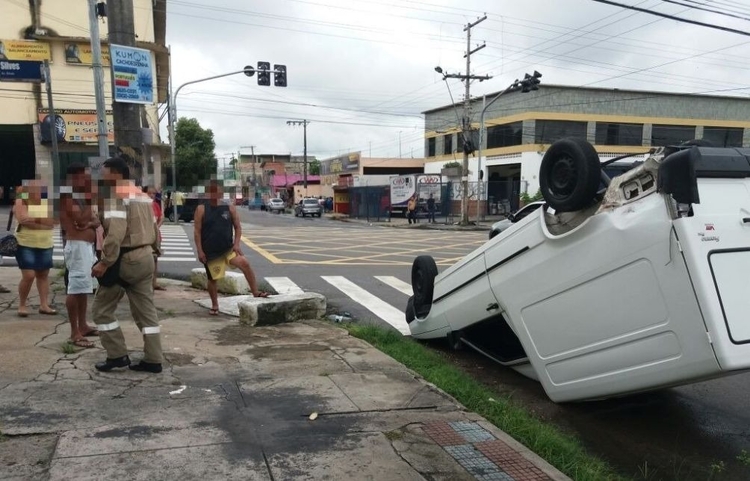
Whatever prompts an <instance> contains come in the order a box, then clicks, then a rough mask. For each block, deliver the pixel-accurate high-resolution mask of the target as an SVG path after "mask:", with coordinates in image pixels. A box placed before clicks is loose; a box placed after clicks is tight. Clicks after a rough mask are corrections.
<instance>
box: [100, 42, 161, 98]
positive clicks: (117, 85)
mask: <svg viewBox="0 0 750 481" xmlns="http://www.w3.org/2000/svg"><path fill="white" fill-rule="evenodd" d="M109 51H110V61H111V63H112V78H113V79H114V85H113V86H112V88H113V90H114V100H115V102H122V103H127V104H153V103H154V75H153V73H152V72H153V68H152V66H153V62H152V60H151V52H150V51H149V50H145V49H142V48H135V47H125V46H123V45H114V44H112V45H110V46H109Z"/></svg>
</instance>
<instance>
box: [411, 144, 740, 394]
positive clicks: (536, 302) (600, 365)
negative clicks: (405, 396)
mask: <svg viewBox="0 0 750 481" xmlns="http://www.w3.org/2000/svg"><path fill="white" fill-rule="evenodd" d="M691 144H692V145H691ZM602 167H603V165H602V163H600V160H599V157H598V155H597V153H596V150H595V149H594V147H593V146H591V145H590V144H589V143H588V142H586V141H585V140H582V139H563V140H560V141H558V142H555V143H554V144H553V145H552V146H550V148H549V150H548V151H547V152H546V153H545V155H544V158H543V159H542V164H541V169H540V175H539V182H540V186H541V191H542V195H543V197H544V199H545V205H543V206H541V207H539V208H537V209H536V210H535V211H534V212H532V213H531V214H529V215H527V216H526V217H525V218H524V219H522V220H520V221H518V222H516V223H514V224H513V225H512V226H510V227H508V228H507V229H505V230H504V231H503V232H501V233H500V234H498V235H497V236H495V237H494V238H493V239H491V240H489V241H488V242H486V243H485V244H484V245H483V246H481V247H480V248H478V249H477V250H475V251H474V252H472V253H470V254H469V255H467V256H466V257H465V258H463V259H462V260H461V261H459V262H458V263H457V264H455V265H453V266H451V267H450V268H448V269H447V270H445V271H444V272H442V273H440V274H439V275H438V271H437V267H436V264H435V261H434V260H433V259H432V258H431V257H429V256H419V257H417V258H416V259H415V260H414V263H413V266H412V288H413V292H414V295H413V296H412V297H411V298H410V299H409V301H408V304H407V307H406V313H405V314H406V320H407V322H408V323H409V328H410V330H411V334H412V336H413V337H415V338H418V339H434V338H447V339H448V340H449V342H450V343H451V344H452V345H453V346H455V347H457V346H460V345H465V346H468V347H471V348H473V349H476V350H477V351H479V352H481V353H482V354H484V355H486V356H488V357H490V358H492V359H494V360H495V361H497V362H499V363H501V364H503V365H506V366H510V367H511V368H513V369H515V370H517V371H518V372H520V373H522V374H524V375H526V376H528V377H530V378H532V379H536V380H538V381H539V382H540V383H541V384H542V387H543V388H544V390H545V392H546V393H547V395H548V396H549V397H550V399H552V400H553V401H555V402H563V401H580V400H592V399H600V398H607V397H613V396H623V395H628V394H632V393H638V392H642V391H647V390H653V389H661V388H665V387H670V386H676V385H681V384H688V383H693V382H698V381H704V380H707V379H711V378H716V377H721V376H727V375H731V374H736V373H740V372H743V371H744V372H746V371H747V370H748V369H750V322H748V314H747V313H748V312H749V311H750V296H748V285H749V284H748V281H747V273H748V272H750V149H738V148H711V147H703V146H698V145H695V143H694V142H691V143H689V144H688V145H682V146H677V147H667V148H657V149H654V150H652V153H651V155H650V156H649V157H648V158H647V159H646V160H645V161H644V162H643V163H642V164H640V165H639V166H637V167H635V168H633V169H631V170H629V171H627V172H626V173H624V174H622V175H619V176H618V177H615V178H613V179H609V178H605V177H603V176H602ZM602 179H604V183H605V184H606V188H604V189H601V188H600V182H601V181H602Z"/></svg>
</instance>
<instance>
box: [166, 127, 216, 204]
mask: <svg viewBox="0 0 750 481" xmlns="http://www.w3.org/2000/svg"><path fill="white" fill-rule="evenodd" d="M215 148H216V143H215V142H214V133H213V132H212V131H211V129H204V128H203V127H201V126H200V124H199V123H198V120H197V119H188V118H185V117H183V118H181V119H180V120H178V121H177V126H176V127H175V150H176V156H177V187H178V188H180V189H182V190H191V189H192V188H193V187H194V186H196V185H201V184H203V183H204V182H205V181H206V180H208V179H210V178H211V176H212V175H214V174H216V163H217V162H216V154H215V153H214V149H215Z"/></svg>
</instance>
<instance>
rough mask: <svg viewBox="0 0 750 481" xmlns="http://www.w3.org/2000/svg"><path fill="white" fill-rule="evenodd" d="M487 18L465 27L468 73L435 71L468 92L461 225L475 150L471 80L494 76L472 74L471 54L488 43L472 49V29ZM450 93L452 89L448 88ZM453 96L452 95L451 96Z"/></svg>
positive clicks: (466, 215) (466, 217)
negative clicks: (454, 81) (457, 83)
mask: <svg viewBox="0 0 750 481" xmlns="http://www.w3.org/2000/svg"><path fill="white" fill-rule="evenodd" d="M485 20H487V15H485V16H483V17H482V18H480V19H478V20H477V21H476V22H473V23H469V24H467V25H466V26H465V27H464V32H466V53H465V54H464V58H466V74H465V75H462V74H448V73H445V74H444V73H443V69H442V68H440V67H435V71H436V72H437V73H439V74H442V75H443V80H445V79H449V78H457V79H461V80H462V81H464V83H465V86H466V92H465V93H464V114H463V119H461V122H462V124H463V125H462V132H463V150H464V159H463V166H462V167H463V168H462V169H461V170H462V173H461V191H462V192H461V222H460V224H461V225H468V224H469V154H470V153H472V152H474V148H475V146H474V145H472V141H471V81H472V80H479V81H480V82H482V81H484V80H489V79H491V78H492V77H491V76H489V75H472V74H471V56H472V55H473V54H475V53H477V52H478V51H480V50H482V49H483V48H484V47H486V45H487V44H484V43H483V44H482V45H479V46H478V47H476V48H475V49H474V50H472V49H471V29H472V28H474V27H476V26H477V25H479V24H480V23H482V22H484V21H485ZM448 92H449V93H450V89H449V90H448ZM451 97H452V96H451ZM477 208H479V204H478V202H477Z"/></svg>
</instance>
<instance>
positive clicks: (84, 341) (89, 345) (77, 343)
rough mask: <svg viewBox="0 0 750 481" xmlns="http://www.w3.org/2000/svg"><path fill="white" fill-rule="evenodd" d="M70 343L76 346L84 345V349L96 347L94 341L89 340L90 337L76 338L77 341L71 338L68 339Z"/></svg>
mask: <svg viewBox="0 0 750 481" xmlns="http://www.w3.org/2000/svg"><path fill="white" fill-rule="evenodd" d="M68 344H70V345H72V346H75V347H82V348H83V349H90V348H92V347H94V343H93V342H91V341H89V340H88V339H76V340H75V341H74V340H72V339H71V340H69V341H68Z"/></svg>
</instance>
